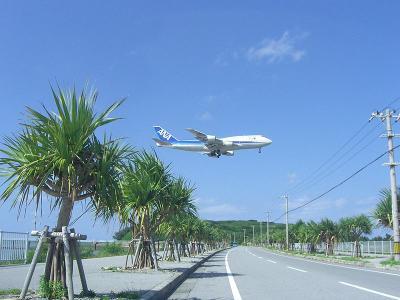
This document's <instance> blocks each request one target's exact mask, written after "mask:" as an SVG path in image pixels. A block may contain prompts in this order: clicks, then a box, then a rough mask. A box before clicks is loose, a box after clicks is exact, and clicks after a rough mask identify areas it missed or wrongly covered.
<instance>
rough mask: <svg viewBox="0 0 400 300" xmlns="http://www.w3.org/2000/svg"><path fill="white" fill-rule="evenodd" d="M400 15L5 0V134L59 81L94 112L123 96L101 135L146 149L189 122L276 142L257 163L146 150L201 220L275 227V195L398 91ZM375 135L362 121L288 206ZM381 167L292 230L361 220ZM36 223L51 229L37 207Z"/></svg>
mask: <svg viewBox="0 0 400 300" xmlns="http://www.w3.org/2000/svg"><path fill="white" fill-rule="evenodd" d="M399 9H400V4H398V2H396V1H385V2H383V3H382V2H377V1H351V3H350V2H349V1H323V2H321V1H280V2H279V3H278V2H276V1H246V2H241V3H239V2H232V1H218V2H216V1H197V2H195V1H169V2H168V3H167V2H162V3H155V2H153V3H150V2H148V1H140V2H139V1H118V2H109V3H100V2H97V1H96V2H95V1H85V2H84V3H83V2H81V1H68V3H67V2H65V3H61V2H57V3H55V2H54V1H41V2H36V3H32V2H22V1H2V2H1V3H0V101H1V104H2V109H1V119H0V135H1V136H6V135H10V134H11V133H13V132H16V131H18V128H19V125H18V123H19V122H21V121H22V120H23V119H24V114H23V113H24V109H25V108H24V107H25V106H32V107H35V108H40V105H41V104H45V105H46V106H49V107H52V103H51V97H50V89H49V83H52V84H55V83H56V82H58V83H59V84H60V85H61V86H62V87H65V88H70V87H73V86H74V85H75V86H77V87H82V86H85V85H86V84H87V85H89V86H91V87H95V88H96V89H97V90H98V91H99V93H100V97H99V102H98V108H99V110H100V109H101V108H104V107H105V106H107V105H109V104H110V103H112V102H113V101H115V100H117V99H120V98H122V97H127V101H126V102H125V104H124V105H123V107H122V108H121V109H120V110H119V111H117V112H116V114H115V115H116V116H121V117H123V118H124V119H123V120H121V121H119V122H117V123H115V124H112V125H110V126H109V128H108V129H107V131H108V132H110V133H112V134H113V136H115V137H126V139H127V141H129V142H130V143H132V144H133V145H134V146H135V147H137V148H138V149H142V148H145V149H150V148H151V147H152V146H153V142H152V140H151V138H152V137H153V136H154V133H153V131H152V126H153V125H161V126H163V127H165V128H167V129H168V130H169V131H171V133H173V134H174V135H175V136H177V137H178V138H190V134H189V133H188V132H186V131H185V130H184V128H187V127H193V128H196V129H198V130H201V131H203V132H206V133H210V134H215V135H217V136H221V137H223V136H229V135H237V134H263V135H265V136H267V137H269V138H270V139H272V141H273V143H272V145H271V146H269V147H267V148H265V149H264V151H263V153H262V154H258V153H257V151H256V150H254V151H243V152H238V153H236V155H235V156H234V157H223V158H221V159H218V160H217V159H209V158H207V157H205V156H202V155H197V154H194V153H185V152H177V151H171V150H168V149H159V150H157V153H158V154H159V155H160V157H161V158H162V159H163V160H165V161H166V162H168V163H171V164H172V168H173V171H174V172H175V173H176V174H178V175H183V176H185V177H187V178H188V179H189V180H190V181H191V182H193V183H194V184H195V185H196V186H197V190H196V195H195V197H196V199H197V202H198V205H199V208H200V211H199V212H200V215H201V217H203V218H208V219H258V220H260V219H265V218H266V214H265V211H267V210H269V211H271V213H272V218H275V217H277V216H279V215H280V214H281V213H282V212H283V201H282V200H281V199H279V196H280V195H281V194H282V193H284V192H285V191H286V190H288V189H290V188H292V187H293V186H295V185H296V184H298V183H299V182H301V181H302V180H304V179H305V178H307V176H308V175H309V174H310V173H312V172H313V171H314V170H315V169H316V168H318V167H319V166H320V165H321V163H322V162H324V161H325V160H326V159H327V158H328V157H329V156H330V155H331V154H332V153H334V152H335V151H336V150H338V149H339V148H340V146H341V145H342V144H343V143H344V142H345V141H346V140H347V139H348V138H349V137H351V136H352V135H353V134H354V133H355V132H356V131H357V130H358V129H359V128H360V127H361V126H362V125H363V124H364V123H365V122H366V121H367V120H368V118H369V116H370V114H371V112H372V111H374V110H376V109H379V108H382V107H384V106H385V105H386V104H387V103H389V102H390V101H392V100H393V99H395V98H396V97H398V96H400V91H399V89H398V87H399V86H400V77H399V76H398V70H399V69H400V60H399V53H400V41H399V39H398V32H399V29H400V21H399V19H398V13H397V12H398V11H399ZM396 105H397V107H395V108H398V107H400V102H396V103H395V104H394V106H396ZM399 127H400V126H399V125H395V128H396V129H397V131H400V128H399ZM382 131H383V125H378V122H377V121H375V122H373V123H371V124H368V125H367V126H366V127H365V128H364V129H363V131H362V133H361V134H360V135H359V137H362V136H364V135H365V136H366V139H364V140H363V141H362V143H361V144H359V145H358V146H357V147H355V148H354V149H351V150H348V151H349V152H348V154H346V155H344V157H343V160H342V161H346V160H348V159H349V157H351V156H352V155H353V154H354V153H356V152H357V151H358V149H360V148H362V147H363V146H364V144H368V146H367V147H366V148H365V149H364V150H363V151H361V152H360V153H359V154H357V155H355V156H354V158H353V159H351V160H349V161H348V162H347V163H346V164H345V165H344V166H343V167H342V168H340V169H339V170H337V171H336V172H333V173H332V172H330V170H329V168H328V169H327V170H325V169H324V170H325V171H324V172H326V174H327V176H326V177H325V176H324V174H322V175H321V176H320V177H324V178H323V180H321V181H320V182H316V183H315V184H311V185H309V186H306V189H304V190H301V189H300V190H299V191H293V192H292V193H289V196H290V206H291V207H294V206H295V205H298V204H301V203H302V202H304V201H306V200H308V199H311V198H313V197H314V196H316V195H318V194H319V193H320V192H323V191H325V190H326V189H327V188H329V187H330V186H331V185H333V184H335V183H337V182H338V181H340V180H341V179H343V178H344V177H346V176H347V175H349V174H351V173H352V172H353V171H354V170H356V169H358V168H359V167H360V166H362V165H363V164H365V163H366V162H368V161H369V160H371V159H373V158H375V157H376V156H378V155H379V154H381V153H382V152H384V151H385V150H386V144H385V140H383V139H379V138H378V136H379V134H380V133H381V132H382ZM350 146H351V145H350ZM349 149H350V148H349ZM346 151H347V150H346V149H344V150H343V153H346ZM340 156H341V154H339V155H338V156H337V157H336V158H335V159H334V160H333V161H336V160H337V159H338V158H339V157H340ZM385 161H386V158H385V159H382V160H381V161H379V162H377V163H375V164H374V165H372V166H371V167H370V168H368V169H367V170H366V171H365V172H363V173H362V174H360V175H359V176H358V177H356V178H354V179H353V180H351V181H350V182H348V183H347V184H346V185H344V186H342V187H341V188H339V189H337V190H335V191H334V192H332V193H331V194H329V195H327V196H326V197H324V198H322V199H321V200H319V201H317V202H315V203H314V204H313V205H310V206H308V207H307V208H305V209H302V210H299V211H296V212H295V213H293V214H292V215H290V220H291V221H295V220H297V219H298V218H303V219H306V220H308V219H316V220H318V219H320V218H321V217H330V218H333V219H339V218H340V217H342V216H349V215H354V214H358V213H367V214H368V213H370V211H371V210H372V208H373V207H374V205H375V204H376V202H377V196H378V191H379V190H380V189H381V188H384V187H387V186H388V185H389V175H388V170H387V168H385V167H382V166H381V164H382V163H383V162H385ZM340 164H341V161H339V162H338V165H340ZM320 177H319V178H320ZM33 211H34V210H33V207H32V208H30V209H28V210H27V213H26V216H25V217H23V216H21V218H20V219H19V220H18V221H16V210H10V204H9V203H6V204H4V205H2V206H1V207H0V228H1V229H3V230H22V231H28V230H30V229H32V227H33V224H34V212H33ZM79 212H80V207H79V206H77V207H76V212H75V214H76V215H77V214H79ZM92 220H93V219H92V217H91V216H87V219H84V220H80V221H79V222H78V223H77V224H76V227H77V228H81V229H82V230H81V231H85V232H86V233H88V234H89V238H93V239H103V238H109V237H111V236H112V234H113V232H114V230H115V229H116V228H117V227H118V224H110V225H103V224H102V223H96V224H95V225H94V226H93V225H92V224H93V222H92ZM37 223H38V226H42V224H48V223H54V216H53V215H50V217H49V212H48V209H47V206H46V207H44V211H43V216H42V217H41V218H40V217H38V218H37ZM50 225H51V224H50Z"/></svg>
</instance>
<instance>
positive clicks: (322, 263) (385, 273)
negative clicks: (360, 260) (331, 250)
mask: <svg viewBox="0 0 400 300" xmlns="http://www.w3.org/2000/svg"><path fill="white" fill-rule="evenodd" d="M263 250H264V251H265V252H268V253H270V254H273V255H276V256H283V257H287V258H290V259H296V260H301V261H306V262H311V263H315V264H320V265H327V266H332V267H337V268H344V269H350V270H356V271H364V272H371V273H378V274H384V275H391V276H399V277H400V274H396V273H389V272H382V271H375V270H369V269H362V268H355V267H349V266H342V265H335V264H330V263H325V262H320V261H315V260H312V259H306V258H299V257H293V256H290V255H282V254H277V253H274V252H270V251H267V250H265V249H263Z"/></svg>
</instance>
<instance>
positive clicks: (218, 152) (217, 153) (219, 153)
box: [216, 150, 221, 158]
mask: <svg viewBox="0 0 400 300" xmlns="http://www.w3.org/2000/svg"><path fill="white" fill-rule="evenodd" d="M216 155H217V158H219V157H220V156H221V150H217V151H216Z"/></svg>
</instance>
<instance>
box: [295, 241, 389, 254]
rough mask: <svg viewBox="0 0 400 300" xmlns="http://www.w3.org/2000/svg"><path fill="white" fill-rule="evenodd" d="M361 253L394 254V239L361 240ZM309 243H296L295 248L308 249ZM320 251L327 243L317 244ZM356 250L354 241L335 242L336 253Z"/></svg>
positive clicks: (316, 247) (351, 252) (347, 252)
mask: <svg viewBox="0 0 400 300" xmlns="http://www.w3.org/2000/svg"><path fill="white" fill-rule="evenodd" d="M360 246H361V255H362V256H364V255H392V254H393V241H360ZM307 249H309V247H308V244H301V243H294V244H293V250H298V251H307ZM315 249H316V250H317V251H318V252H324V251H325V243H321V244H317V245H315ZM354 251H355V245H354V242H340V243H335V245H334V247H333V252H334V253H335V254H348V255H351V254H353V253H354Z"/></svg>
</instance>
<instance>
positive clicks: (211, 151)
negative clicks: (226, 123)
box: [154, 126, 272, 157]
mask: <svg viewBox="0 0 400 300" xmlns="http://www.w3.org/2000/svg"><path fill="white" fill-rule="evenodd" d="M154 129H155V131H156V133H157V135H158V137H159V138H158V139H154V140H155V142H156V145H157V146H158V147H164V148H171V149H177V150H182V151H191V152H199V153H202V154H207V155H208V156H210V157H220V156H221V155H227V156H233V155H234V151H237V150H244V149H259V151H261V148H263V147H265V146H268V145H269V144H271V143H272V141H271V140H270V139H268V138H266V137H265V136H262V135H239V136H231V137H225V138H217V137H216V136H213V135H207V134H204V133H202V132H199V131H197V130H194V129H191V128H188V129H187V130H188V131H190V132H191V133H192V134H193V135H195V137H196V140H178V139H176V138H175V137H174V136H173V135H171V134H170V133H169V132H168V131H166V130H165V129H163V128H162V127H160V126H154Z"/></svg>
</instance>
